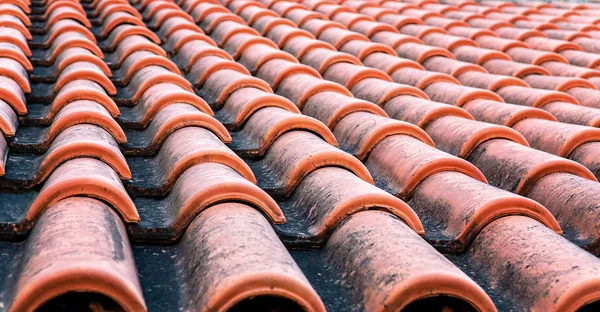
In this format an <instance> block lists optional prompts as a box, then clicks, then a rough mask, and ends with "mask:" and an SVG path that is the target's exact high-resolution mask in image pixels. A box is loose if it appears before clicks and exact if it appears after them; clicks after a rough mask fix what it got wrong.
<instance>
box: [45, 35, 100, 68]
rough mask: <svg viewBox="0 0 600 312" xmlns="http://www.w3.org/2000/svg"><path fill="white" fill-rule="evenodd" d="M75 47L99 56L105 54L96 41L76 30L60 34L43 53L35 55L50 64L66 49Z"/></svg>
mask: <svg viewBox="0 0 600 312" xmlns="http://www.w3.org/2000/svg"><path fill="white" fill-rule="evenodd" d="M75 47H78V48H83V49H86V50H89V51H90V52H92V53H93V54H94V55H95V56H97V57H99V58H103V57H104V54H103V53H102V51H101V50H100V49H99V48H98V46H97V45H95V44H94V42H92V41H90V40H89V39H88V38H87V37H86V36H85V35H83V34H81V33H79V32H75V31H68V32H64V33H61V34H59V35H58V36H57V37H56V38H55V39H54V41H52V44H51V45H50V48H49V49H48V50H45V51H40V52H42V53H40V54H38V55H34V56H33V57H34V58H37V59H41V60H42V61H43V62H45V63H47V64H48V65H50V64H52V63H54V61H55V60H57V58H58V57H59V55H61V54H62V53H63V52H64V51H65V50H67V49H71V48H75Z"/></svg>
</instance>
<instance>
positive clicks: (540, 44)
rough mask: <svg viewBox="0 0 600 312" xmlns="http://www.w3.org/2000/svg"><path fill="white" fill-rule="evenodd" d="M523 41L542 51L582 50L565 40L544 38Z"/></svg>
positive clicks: (530, 38)
mask: <svg viewBox="0 0 600 312" xmlns="http://www.w3.org/2000/svg"><path fill="white" fill-rule="evenodd" d="M523 41H525V42H526V43H527V44H529V45H530V46H531V47H532V48H534V49H536V50H542V51H550V52H561V51H564V50H580V51H581V50H582V49H581V48H580V47H579V46H578V45H576V44H574V43H571V42H568V41H563V40H556V39H549V38H543V37H529V38H526V39H524V40H523Z"/></svg>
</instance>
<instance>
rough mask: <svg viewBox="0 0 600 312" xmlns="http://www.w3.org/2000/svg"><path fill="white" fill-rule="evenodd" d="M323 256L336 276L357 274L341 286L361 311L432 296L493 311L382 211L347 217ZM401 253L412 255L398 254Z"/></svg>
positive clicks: (455, 271)
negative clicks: (444, 296) (448, 297)
mask: <svg viewBox="0 0 600 312" xmlns="http://www.w3.org/2000/svg"><path fill="white" fill-rule="evenodd" d="M358 250H363V252H359V253H357V251H358ZM381 251H385V252H381ZM325 253H326V255H327V256H326V261H327V263H328V264H329V265H330V266H331V267H332V268H333V269H334V270H335V271H336V272H338V274H339V275H338V276H340V277H342V276H347V274H348V272H356V273H355V274H353V275H352V277H351V278H350V279H349V280H348V281H347V282H346V283H345V284H344V287H345V289H346V290H347V291H348V292H349V294H350V297H351V298H352V299H351V302H352V304H354V305H357V306H360V308H361V309H362V310H365V311H381V310H384V309H385V308H388V307H389V308H390V309H393V310H399V309H403V308H405V307H406V306H408V305H409V304H410V303H412V302H414V301H417V300H419V299H421V298H426V297H429V296H430V295H431V294H435V295H448V296H452V297H454V298H460V299H461V300H464V301H466V302H469V303H470V304H471V305H472V306H476V307H477V309H481V310H485V311H495V310H496V308H495V307H494V304H493V303H492V301H491V300H490V299H489V297H487V295H486V294H485V292H484V291H483V290H482V289H481V288H480V287H479V286H477V284H475V283H474V282H473V281H472V280H471V279H469V278H468V277H467V276H466V275H464V273H462V272H461V271H460V270H459V269H458V268H456V267H455V266H454V265H453V264H452V263H451V262H450V261H448V260H447V259H445V258H444V257H443V256H441V255H440V254H439V253H437V252H435V250H434V249H433V248H432V247H431V246H429V245H428V244H427V243H425V242H424V241H423V240H422V239H421V238H420V237H419V236H418V235H416V234H415V233H414V232H413V231H412V230H411V229H410V228H408V226H406V225H405V224H404V223H403V222H402V221H400V220H398V219H397V218H394V217H393V216H392V215H390V214H387V213H385V212H380V211H367V212H361V213H357V214H355V215H353V216H351V217H349V218H348V220H347V221H346V222H345V223H343V224H342V225H341V226H340V227H338V229H337V230H336V231H335V232H334V233H333V235H332V236H331V239H330V240H329V241H328V242H327V245H326V246H325ZM406 254H411V255H413V256H415V257H402V256H400V255H406ZM350 255H354V256H350ZM392 259H394V260H393V261H392ZM416 259H419V260H418V261H415V260H416ZM398 261H400V262H398ZM359 267H362V269H360V270H358V269H357V268H359ZM383 281H386V282H383ZM408 289H410V292H409V291H408ZM372 290H375V291H372Z"/></svg>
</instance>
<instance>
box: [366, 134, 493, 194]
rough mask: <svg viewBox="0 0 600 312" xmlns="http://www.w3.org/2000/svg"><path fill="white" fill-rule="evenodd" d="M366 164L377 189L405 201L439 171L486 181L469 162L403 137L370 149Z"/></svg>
mask: <svg viewBox="0 0 600 312" xmlns="http://www.w3.org/2000/svg"><path fill="white" fill-rule="evenodd" d="M365 165H366V166H367V168H368V169H369V171H370V172H371V173H372V174H373V176H374V179H375V185H376V186H377V187H379V188H381V189H383V190H385V191H387V192H390V193H392V194H394V195H395V196H397V197H399V198H400V199H405V200H407V199H408V198H410V196H411V195H412V193H413V192H414V190H415V188H416V187H417V186H418V185H419V184H420V183H421V182H422V181H423V180H424V179H425V178H427V177H428V176H431V175H433V174H435V173H438V172H442V171H457V172H462V173H464V174H466V175H468V176H470V177H472V178H474V179H477V180H480V181H482V182H486V179H485V178H484V176H483V174H481V172H479V170H477V168H475V167H474V166H473V165H471V164H470V163H469V162H467V161H464V160H462V159H460V158H458V157H454V156H452V155H450V154H447V153H444V152H442V151H440V150H438V149H435V148H434V147H431V146H429V145H427V144H424V143H423V142H421V141H419V140H417V139H415V138H412V137H410V136H406V135H394V136H390V137H387V138H384V139H383V140H381V141H380V142H379V144H377V145H376V146H375V147H374V148H373V149H372V150H371V153H370V154H369V157H368V158H367V160H366V161H365Z"/></svg>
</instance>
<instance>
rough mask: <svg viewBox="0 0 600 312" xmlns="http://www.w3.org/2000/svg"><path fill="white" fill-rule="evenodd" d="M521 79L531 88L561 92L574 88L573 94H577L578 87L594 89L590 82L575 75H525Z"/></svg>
mask: <svg viewBox="0 0 600 312" xmlns="http://www.w3.org/2000/svg"><path fill="white" fill-rule="evenodd" d="M521 79H523V81H525V82H527V84H529V85H530V86H531V87H532V88H537V89H546V90H556V91H562V92H568V91H569V90H574V92H573V93H575V94H577V91H578V90H579V89H596V87H595V86H594V85H593V84H592V83H591V82H589V81H587V80H585V79H581V78H575V77H556V76H542V75H527V76H524V77H522V78H521Z"/></svg>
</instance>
